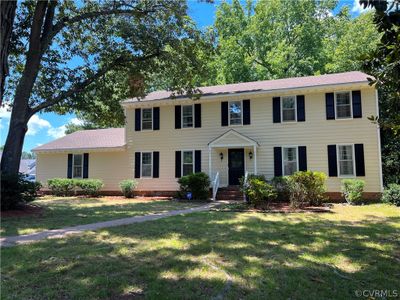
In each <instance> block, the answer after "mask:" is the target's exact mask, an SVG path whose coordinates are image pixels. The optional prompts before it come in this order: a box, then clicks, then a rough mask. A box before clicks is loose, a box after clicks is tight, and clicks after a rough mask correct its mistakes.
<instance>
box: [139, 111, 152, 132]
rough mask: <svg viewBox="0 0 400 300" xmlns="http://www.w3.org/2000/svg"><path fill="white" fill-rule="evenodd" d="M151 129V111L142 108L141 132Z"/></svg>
mask: <svg viewBox="0 0 400 300" xmlns="http://www.w3.org/2000/svg"><path fill="white" fill-rule="evenodd" d="M152 129H153V109H152V108H143V109H142V130H152Z"/></svg>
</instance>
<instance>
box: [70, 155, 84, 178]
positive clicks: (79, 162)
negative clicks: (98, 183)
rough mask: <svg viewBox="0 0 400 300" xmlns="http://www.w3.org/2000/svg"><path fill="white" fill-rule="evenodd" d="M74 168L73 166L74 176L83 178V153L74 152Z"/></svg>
mask: <svg viewBox="0 0 400 300" xmlns="http://www.w3.org/2000/svg"><path fill="white" fill-rule="evenodd" d="M73 158H74V159H73V168H72V170H73V171H72V172H73V173H72V178H82V170H83V155H82V154H74V157H73Z"/></svg>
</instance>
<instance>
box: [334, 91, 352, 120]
mask: <svg viewBox="0 0 400 300" xmlns="http://www.w3.org/2000/svg"><path fill="white" fill-rule="evenodd" d="M335 100H336V101H335V103H336V109H335V111H336V119H348V118H351V117H352V104H351V96H350V92H339V93H335Z"/></svg>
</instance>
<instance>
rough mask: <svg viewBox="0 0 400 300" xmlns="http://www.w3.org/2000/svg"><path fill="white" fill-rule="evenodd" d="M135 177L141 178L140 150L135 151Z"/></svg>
mask: <svg viewBox="0 0 400 300" xmlns="http://www.w3.org/2000/svg"><path fill="white" fill-rule="evenodd" d="M135 178H140V152H135Z"/></svg>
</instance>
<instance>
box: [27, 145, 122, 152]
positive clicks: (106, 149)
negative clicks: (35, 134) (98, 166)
mask: <svg viewBox="0 0 400 300" xmlns="http://www.w3.org/2000/svg"><path fill="white" fill-rule="evenodd" d="M123 151H126V145H124V146H120V147H102V148H67V149H66V148H63V149H40V150H39V149H38V150H35V149H33V150H32V152H35V153H37V154H41V153H71V152H73V153H84V152H123Z"/></svg>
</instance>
